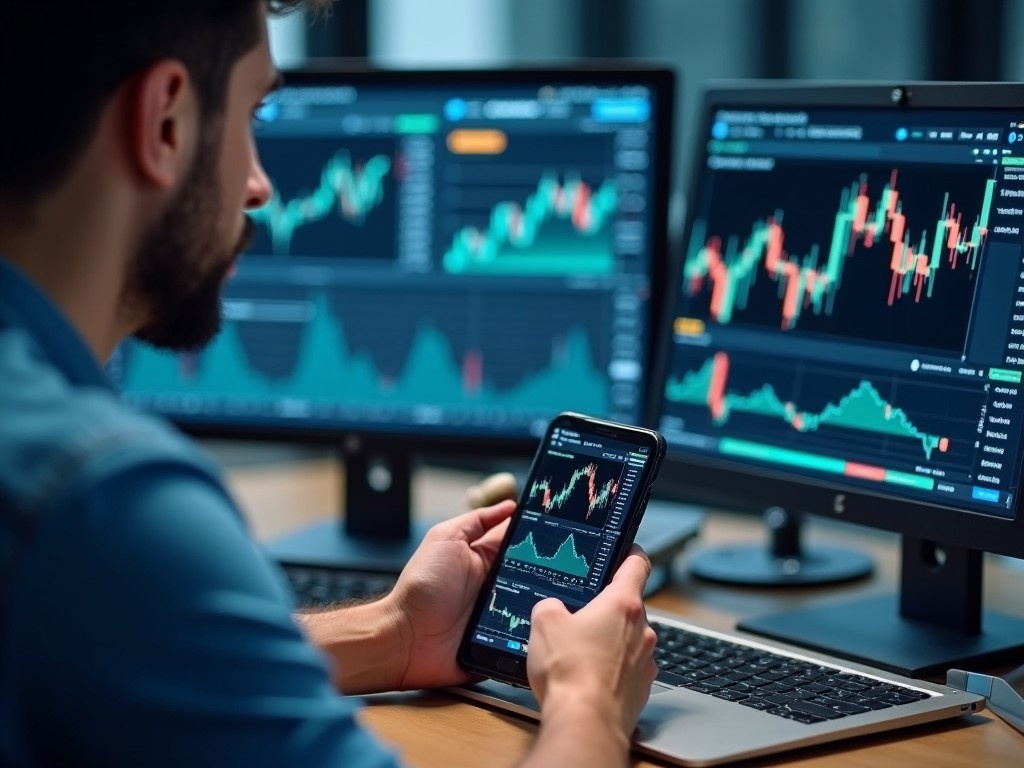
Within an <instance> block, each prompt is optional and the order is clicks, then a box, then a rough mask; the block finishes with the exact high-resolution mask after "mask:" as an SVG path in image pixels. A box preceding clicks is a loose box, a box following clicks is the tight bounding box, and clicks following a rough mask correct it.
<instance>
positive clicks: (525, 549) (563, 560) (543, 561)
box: [505, 531, 590, 578]
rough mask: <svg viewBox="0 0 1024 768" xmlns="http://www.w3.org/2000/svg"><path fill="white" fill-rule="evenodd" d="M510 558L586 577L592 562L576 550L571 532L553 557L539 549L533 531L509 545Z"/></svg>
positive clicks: (508, 555) (507, 556) (508, 553)
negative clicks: (540, 551) (541, 552)
mask: <svg viewBox="0 0 1024 768" xmlns="http://www.w3.org/2000/svg"><path fill="white" fill-rule="evenodd" d="M505 557H506V558H507V559H509V560H518V561H519V562H522V563H530V564H531V565H539V566H541V567H543V568H550V569H551V570H553V571H558V572H559V573H567V574H569V575H570V576H579V577H580V578H586V576H587V574H588V573H589V572H590V564H589V563H588V562H587V559H586V558H585V557H584V556H583V555H581V554H580V553H579V552H577V551H576V539H575V537H574V535H573V534H571V533H570V534H569V535H568V536H567V537H566V538H565V540H564V541H563V542H562V543H561V544H560V545H559V546H558V549H556V550H555V553H554V554H553V555H551V557H544V556H543V555H541V554H540V553H539V552H538V551H537V545H536V544H535V543H534V540H533V532H532V531H531V532H530V533H528V534H526V538H525V539H523V540H522V541H520V542H519V543H518V544H514V545H513V546H511V547H509V548H508V550H506V552H505Z"/></svg>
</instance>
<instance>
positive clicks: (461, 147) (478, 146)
mask: <svg viewBox="0 0 1024 768" xmlns="http://www.w3.org/2000/svg"><path fill="white" fill-rule="evenodd" d="M507 146H508V136H506V135H505V132H504V131H496V130H492V129H485V130H470V129H468V128H462V129H459V130H457V131H452V132H451V133H449V134H448V149H450V150H451V151H452V152H454V153H455V154H457V155H500V154H501V153H502V152H504V151H505V148H506V147H507Z"/></svg>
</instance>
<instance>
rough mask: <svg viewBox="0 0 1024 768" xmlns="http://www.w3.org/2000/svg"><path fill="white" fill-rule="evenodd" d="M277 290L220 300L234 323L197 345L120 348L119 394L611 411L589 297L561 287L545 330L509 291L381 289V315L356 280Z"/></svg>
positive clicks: (448, 409)
mask: <svg viewBox="0 0 1024 768" xmlns="http://www.w3.org/2000/svg"><path fill="white" fill-rule="evenodd" d="M274 295H275V298H273V299H271V298H261V299H256V298H254V297H253V296H252V295H247V296H245V297H244V298H242V297H237V296H236V297H230V296H229V297H228V299H227V301H226V306H227V307H228V308H229V312H228V315H229V317H230V316H231V315H235V316H236V318H237V319H233V320H232V319H229V320H228V321H227V322H226V323H225V324H224V328H223V330H222V331H221V333H220V335H219V336H218V337H217V338H216V339H215V341H214V342H213V343H212V345H211V346H210V347H209V348H207V349H206V350H204V351H203V352H202V353H199V354H195V355H181V356H174V355H169V354H165V353H162V352H156V351H154V350H152V349H150V348H148V347H145V346H142V345H138V344H135V345H132V346H131V347H130V348H128V349H127V350H125V351H124V356H123V359H124V362H123V368H124V371H123V388H124V391H125V394H126V395H127V396H129V397H131V395H132V394H133V393H145V394H146V397H148V398H152V399H154V400H155V401H157V402H163V403H164V405H165V406H166V405H168V404H170V405H171V406H172V408H171V409H172V410H175V408H174V404H175V403H177V405H178V408H180V409H187V408H188V404H189V403H190V402H192V401H194V400H196V399H202V400H203V401H204V402H214V403H215V404H217V406H218V407H224V408H236V409H242V410H243V411H244V412H247V413H251V414H252V415H259V414H260V413H267V415H274V416H277V417H280V416H282V415H284V416H287V415H294V416H314V415H315V416H321V417H324V418H332V417H333V418H338V419H344V418H357V417H362V418H365V417H367V416H370V415H373V416H374V418H375V419H379V420H383V421H387V420H388V419H390V418H399V417H403V418H416V419H420V420H422V422H423V423H424V424H427V425H429V423H431V420H434V419H438V418H440V417H441V415H443V414H445V413H447V414H448V415H452V414H453V413H455V411H458V410H459V409H470V410H472V409H474V408H479V409H481V410H486V409H492V408H494V407H496V406H500V408H501V410H502V412H503V413H505V414H506V415H507V416H508V418H516V414H519V415H520V416H521V418H522V419H524V420H529V419H535V418H541V417H544V416H550V415H553V414H554V413H556V412H558V411H560V410H565V409H568V408H572V409H576V410H584V411H590V412H593V413H604V412H607V410H608V408H609V393H608V387H607V384H606V380H605V378H604V376H603V374H602V370H603V369H604V367H605V366H606V365H607V362H606V361H607V354H608V353H607V350H606V349H602V348H601V345H600V343H599V339H598V338H595V337H593V336H591V334H590V333H588V331H587V330H586V329H587V328H593V327H595V326H596V325H598V324H597V323H596V322H588V321H587V319H586V318H587V317H588V315H589V316H590V317H593V316H594V315H595V313H596V314H597V315H598V316H600V315H601V314H602V313H603V312H604V311H606V310H605V309H604V308H603V307H602V306H601V303H600V302H598V303H595V302H594V300H593V298H590V299H589V300H583V297H572V298H569V297H560V298H559V301H561V302H562V312H561V314H560V315H559V316H558V317H559V318H560V319H559V321H558V322H557V323H556V324H555V325H554V326H552V323H551V322H550V321H551V317H552V316H551V315H550V314H549V315H547V316H546V317H545V318H541V319H537V318H534V320H533V323H532V324H530V308H529V306H528V305H525V306H524V302H523V299H522V297H517V296H508V295H502V296H495V297H493V298H491V299H488V300H485V301H478V302H473V301H466V300H465V299H464V298H462V299H460V300H456V299H457V298H458V297H455V296H453V300H452V301H450V302H442V303H441V304H442V306H444V307H446V308H447V309H446V311H440V310H439V309H438V306H437V305H438V302H436V300H435V299H433V298H431V299H430V300H429V301H430V305H431V308H432V311H426V310H427V307H423V306H420V304H424V303H425V302H426V301H427V300H426V299H420V301H419V303H417V301H416V300H415V297H414V295H413V294H401V293H395V294H393V295H392V297H391V301H388V300H387V297H385V299H384V301H385V302H387V303H388V304H390V305H392V306H394V307H395V309H394V310H393V311H392V312H390V313H387V314H382V313H379V312H378V311H377V310H378V307H379V305H380V303H381V299H380V298H379V297H378V295H375V294H374V293H373V292H367V291H365V290H364V291H359V290H354V289H350V290H348V291H340V290H335V291H334V292H328V291H302V290H299V291H292V292H286V291H277V292H276V293H275V294H274ZM517 306H518V309H517ZM399 308H400V309H399ZM488 329H489V330H490V332H489V333H488V332H487V330H488ZM261 409H276V410H273V411H270V410H261ZM281 409H284V411H282V410H281ZM455 415H456V416H457V415H458V414H455ZM464 416H465V418H471V417H472V414H464Z"/></svg>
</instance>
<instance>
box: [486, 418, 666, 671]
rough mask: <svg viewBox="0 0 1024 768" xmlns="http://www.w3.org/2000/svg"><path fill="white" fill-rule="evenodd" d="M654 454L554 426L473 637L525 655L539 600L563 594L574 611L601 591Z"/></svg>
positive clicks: (617, 442) (528, 488) (525, 494)
mask: <svg viewBox="0 0 1024 768" xmlns="http://www.w3.org/2000/svg"><path fill="white" fill-rule="evenodd" d="M650 459H651V456H650V455H649V453H648V452H647V450H646V449H640V448H637V447H636V446H631V445H628V444H626V443H623V442H620V441H616V440H611V439H609V438H607V437H603V436H600V435H592V434H587V433H585V432H584V433H581V432H577V431H574V430H572V429H567V428H563V427H558V428H556V429H554V430H553V431H552V434H551V438H550V440H548V441H547V442H546V444H545V445H544V446H543V447H542V450H541V453H540V457H539V459H538V461H537V463H536V464H535V466H534V470H533V471H532V472H531V473H530V478H529V480H528V485H527V487H526V488H525V492H524V497H523V498H524V504H523V509H522V514H521V515H519V516H518V517H517V518H516V521H515V524H514V527H513V529H512V533H511V536H510V538H509V545H508V547H507V548H506V549H505V551H504V552H503V553H502V555H501V558H502V559H501V565H500V568H499V571H498V575H497V579H496V581H495V584H494V587H493V589H492V591H491V594H490V598H489V600H488V601H486V603H485V605H484V607H483V610H482V612H481V614H480V616H479V617H477V626H476V630H475V632H474V638H473V639H474V642H477V643H479V644H481V645H485V646H490V647H494V648H500V649H502V650H507V651H511V652H513V653H526V652H527V650H528V638H529V634H530V613H531V612H532V610H533V606H534V605H535V604H536V603H537V602H539V601H540V600H542V599H544V598H546V597H558V598H559V599H560V600H562V601H563V602H564V603H565V604H566V605H567V606H568V607H569V608H570V609H575V608H578V607H580V606H581V605H583V604H585V603H586V602H587V600H589V599H590V598H591V597H593V596H594V594H596V593H597V590H598V588H599V586H600V584H601V583H602V579H603V578H604V576H605V575H606V573H607V571H608V568H610V567H612V566H613V565H614V563H612V562H611V558H612V556H613V551H614V547H615V544H616V542H617V541H618V539H619V537H620V536H621V534H622V533H623V531H624V528H625V526H626V524H627V520H626V519H625V513H626V511H627V510H628V508H629V505H630V502H631V501H632V499H633V497H634V496H635V494H636V493H638V492H639V491H640V490H641V489H640V488H639V485H638V484H639V480H640V478H641V475H642V474H643V471H644V467H645V466H646V464H647V462H648V461H649V460H650Z"/></svg>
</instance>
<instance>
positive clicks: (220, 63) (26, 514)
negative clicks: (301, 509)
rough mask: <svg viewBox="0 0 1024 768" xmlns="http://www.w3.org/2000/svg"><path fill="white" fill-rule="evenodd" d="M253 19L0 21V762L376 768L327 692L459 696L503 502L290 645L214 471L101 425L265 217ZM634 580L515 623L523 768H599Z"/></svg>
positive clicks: (199, 7) (138, 429) (206, 331)
mask: <svg viewBox="0 0 1024 768" xmlns="http://www.w3.org/2000/svg"><path fill="white" fill-rule="evenodd" d="M298 4H299V3H298V2H292V3H287V2H283V1H282V2H273V3H271V5H272V6H273V7H272V8H271V10H275V11H276V10H281V9H282V7H283V6H288V5H298ZM267 12H268V8H267V6H266V4H265V3H264V2H263V0H188V1H186V0H181V1H180V2H177V3H161V2H157V1H156V0H114V1H112V2H106V3H102V2H101V3H72V2H64V3H55V4H51V3H44V2H22V3H11V4H7V6H6V7H5V9H4V14H3V16H4V18H3V21H2V23H0V63H2V64H3V68H2V72H3V75H2V79H0V103H3V105H4V114H3V117H2V118H0V125H2V128H0V130H2V134H0V574H2V581H0V627H2V635H0V638H2V639H0V763H2V764H4V765H41V764H54V765H69V764H75V765H77V764H96V765H105V766H106V765H133V766H142V765H145V766H157V765H182V764H203V765H217V766H221V765H234V764H239V765H246V766H262V765H305V766H313V765H329V764H330V765H346V766H381V765H391V764H393V762H394V758H393V756H392V755H391V753H390V752H388V751H387V750H386V749H384V748H383V747H382V746H380V745H379V744H378V743H377V742H376V741H375V740H374V739H373V737H372V736H370V735H369V734H367V733H365V732H364V731H362V730H360V728H359V725H358V724H357V722H356V720H355V718H354V715H355V712H356V707H355V705H354V704H353V703H352V701H351V700H349V699H347V698H345V697H344V696H339V695H337V693H336V691H335V687H336V688H337V689H340V690H341V691H342V692H343V693H363V692H369V691H382V690H393V689H415V688H425V687H434V686H443V685H451V684H457V683H460V682H465V681H466V680H467V676H466V675H465V674H464V673H463V672H462V671H461V670H460V669H459V668H458V667H457V665H456V664H455V650H456V645H457V643H458V640H459V637H460V634H461V631H462V629H463V627H464V625H465V622H466V620H467V616H468V613H469V611H470V608H471V605H472V601H473V598H474V596H475V593H476V592H477V590H478V589H479V587H480V584H481V583H482V580H483V578H484V574H485V572H486V571H487V569H488V567H489V565H490V563H491V562H492V560H493V558H494V556H495V551H496V548H497V545H498V542H499V541H500V538H501V535H502V532H503V531H504V527H505V526H504V521H505V520H506V519H507V518H508V517H509V515H510V514H511V513H512V510H513V504H512V503H511V502H503V503H499V504H496V505H493V506H490V507H485V508H482V509H478V510H476V511H474V512H470V513H467V514H464V515H462V516H460V517H456V518H454V519H452V520H449V521H446V522H444V523H441V524H440V525H438V526H436V527H435V528H434V529H433V530H432V531H431V532H430V533H429V535H428V536H427V538H426V540H425V541H424V543H423V545H422V546H421V547H420V549H419V551H418V552H417V553H416V554H415V555H414V557H413V558H412V560H411V562H410V563H409V565H408V566H407V568H406V569H405V571H404V573H403V574H402V576H401V577H400V579H399V581H398V583H397V585H396V587H395V589H394V591H393V592H392V593H391V594H390V595H389V596H388V597H386V598H384V599H382V600H379V601H377V602H373V603H369V604H366V605H360V606H356V607H349V608H343V609H338V610H332V611H327V612H324V613H319V614H314V615H310V616H307V617H303V618H301V619H300V620H301V622H302V624H303V625H304V626H302V627H300V626H299V624H297V623H296V621H294V620H293V619H292V617H291V616H290V614H289V608H288V598H287V595H286V593H285V590H284V589H283V587H282V586H281V583H280V580H279V578H278V577H277V575H276V574H275V571H274V568H273V566H272V565H270V564H269V563H268V562H267V561H266V560H265V559H264V558H263V557H262V556H261V555H260V553H259V552H258V550H257V548H256V547H255V546H254V545H253V544H252V542H251V541H250V539H249V538H248V537H247V535H246V532H245V530H244V526H243V523H242V521H241V516H240V515H239V513H238V511H237V508H236V507H235V505H234V503H233V502H232V500H231V499H230V497H229V496H228V494H227V492H226V491H225V490H224V487H223V484H222V483H221V481H220V479H219V477H218V475H217V472H216V470H215V469H214V468H212V467H211V466H210V465H209V463H208V462H207V461H206V460H205V459H204V458H203V457H202V455H201V454H199V452H198V451H197V450H196V449H195V448H193V447H192V446H191V445H189V444H188V443H187V442H186V441H185V440H184V439H183V438H181V437H179V436H178V435H177V434H175V433H174V432H173V431H172V430H170V429H169V428H167V427H166V426H165V425H163V424H161V423H159V422H156V421H154V420H152V419H150V418H148V417H145V416H143V415H141V414H136V413H133V412H131V411H130V410H128V409H127V408H125V407H124V406H123V405H122V404H121V403H120V402H119V401H118V399H117V396H116V394H115V393H114V392H113V391H112V390H111V389H110V387H109V385H108V383H107V382H106V380H105V378H104V376H103V373H102V369H101V365H102V362H103V361H104V360H106V359H107V358H108V357H109V355H110V354H111V353H112V352H113V350H114V349H115V347H116V346H117V345H118V343H119V342H120V341H121V340H123V339H124V338H125V337H127V336H129V335H135V336H137V337H139V338H141V339H143V340H146V341H148V342H150V343H152V344H154V345H157V346H161V347H167V348H170V349H189V348H195V347H198V346H201V345H202V344H204V343H206V342H207V341H208V340H209V339H210V338H211V337H212V336H213V335H214V334H215V333H216V331H217V328H218V324H219V292H220V288H221V285H222V283H223V281H224V279H225V278H226V277H227V276H228V275H229V274H230V272H231V270H232V267H233V264H234V261H235V259H236V258H237V256H238V254H239V253H240V252H241V251H242V250H243V248H244V245H245V242H246V237H247V234H248V229H249V228H250V225H249V223H248V220H247V218H246V217H245V215H244V210H245V209H246V208H252V207H255V206H259V205H261V204H262V203H263V202H265V201H266V200H267V198H268V195H269V193H270V188H269V183H268V180H267V178H266V176H265V175H264V173H263V171H262V169H261V167H260V165H259V162H258V159H257V158H256V156H255V151H254V145H253V140H252V135H251V132H250V122H251V116H252V113H253V111H254V110H255V109H256V108H257V106H258V105H259V103H260V101H261V100H262V99H263V98H264V96H265V95H266V94H267V92H268V91H269V90H271V89H272V88H273V87H274V86H275V83H276V81H277V75H276V72H275V71H274V68H273V66H272V63H271V60H270V56H269V50H268V45H267V36H266V15H267ZM648 572H649V564H648V563H647V561H646V559H645V558H644V557H643V555H642V554H640V553H634V554H633V555H631V556H630V557H629V558H627V560H626V561H625V562H624V564H623V565H622V567H621V569H620V570H619V572H618V573H617V575H616V578H615V581H614V582H613V583H612V585H611V586H610V587H609V588H608V589H607V590H605V592H603V593H602V594H601V595H600V596H599V597H598V598H597V599H596V600H595V601H594V602H593V603H592V604H591V605H590V606H588V607H586V608H584V609H583V610H581V611H579V612H578V613H576V614H569V613H568V612H567V611H566V609H565V608H564V606H562V605H561V604H560V603H558V602H557V601H554V600H549V601H545V602H543V603H541V604H539V605H538V606H537V608H536V609H535V611H534V614H533V618H532V622H533V623H532V634H531V639H530V657H529V662H528V668H529V676H530V681H531V685H532V686H533V689H534V692H535V693H536V694H537V697H538V699H539V700H540V702H541V704H542V710H543V721H542V724H541V727H540V731H539V734H538V737H537V739H536V741H535V743H534V744H533V746H532V748H531V750H530V752H529V754H527V755H526V756H524V758H523V761H524V764H529V765H563V766H570V765H583V764H586V765H588V766H603V765H619V764H623V763H624V762H625V761H626V758H627V750H628V738H629V734H630V732H631V730H632V728H633V726H634V724H635V721H636V718H637V716H638V714H639V711H640V709H641V708H642V706H643V704H644V703H645V701H646V699H647V696H648V693H649V686H650V683H651V681H652V680H653V678H654V674H655V668H654V665H653V662H652V660H651V651H652V648H653V644H654V634H653V631H652V630H651V629H650V627H649V626H648V625H647V622H646V620H645V617H644V610H643V603H642V601H641V590H642V587H643V584H644V582H645V580H646V578H647V575H648ZM453 584H455V585H459V587H458V588H457V589H454V590H453V588H452V585H453ZM316 646H319V649H320V651H318V650H317V649H316ZM329 668H331V669H333V671H329ZM332 683H333V686H332Z"/></svg>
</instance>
